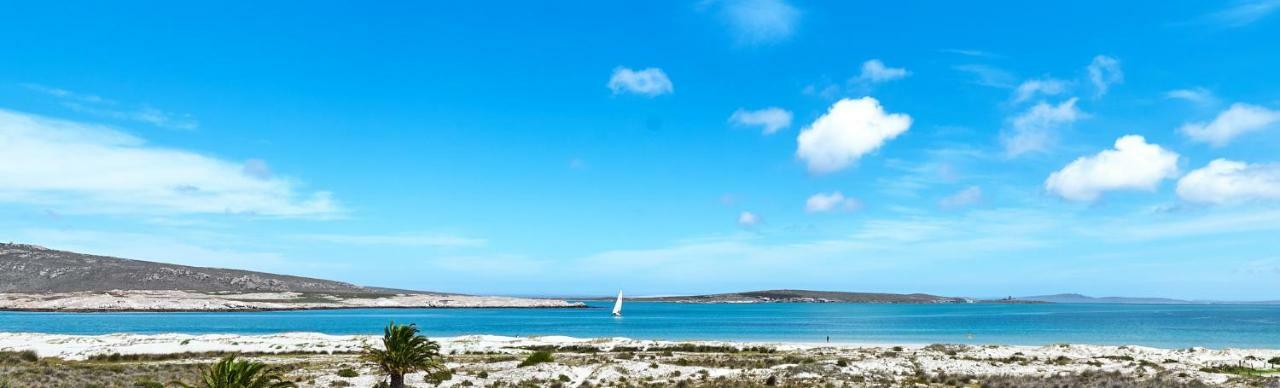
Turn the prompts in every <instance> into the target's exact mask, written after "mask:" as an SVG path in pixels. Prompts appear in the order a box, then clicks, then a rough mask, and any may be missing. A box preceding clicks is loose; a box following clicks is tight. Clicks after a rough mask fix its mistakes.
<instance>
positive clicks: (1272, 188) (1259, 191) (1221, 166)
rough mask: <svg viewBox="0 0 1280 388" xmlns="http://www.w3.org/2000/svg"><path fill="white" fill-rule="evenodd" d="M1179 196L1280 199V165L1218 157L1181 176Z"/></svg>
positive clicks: (1209, 200) (1209, 199) (1213, 199)
mask: <svg viewBox="0 0 1280 388" xmlns="http://www.w3.org/2000/svg"><path fill="white" fill-rule="evenodd" d="M1178 196H1179V197H1181V198H1182V199H1184V200H1187V201H1191V202H1199V203H1213V204H1226V203H1240V202H1249V201H1263V200H1280V165H1277V164H1249V163H1244V162H1237V161H1233V160H1227V159H1217V160H1214V161H1212V162H1209V165H1208V166H1205V167H1203V168H1200V169H1198V170H1194V171H1191V172H1190V173H1187V175H1186V176H1183V177H1182V179H1179V180H1178Z"/></svg>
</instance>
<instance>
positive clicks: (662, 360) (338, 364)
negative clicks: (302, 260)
mask: <svg viewBox="0 0 1280 388" xmlns="http://www.w3.org/2000/svg"><path fill="white" fill-rule="evenodd" d="M431 339H432V340H433V341H437V342H438V343H439V344H440V347H441V353H442V354H443V355H445V357H446V361H447V363H448V366H449V367H450V368H451V369H453V370H454V371H455V376H456V377H455V378H454V379H453V380H451V382H450V383H448V384H444V385H445V386H454V384H462V385H468V384H475V385H479V386H487V385H489V384H491V383H494V382H499V381H501V382H508V383H515V382H522V381H529V380H531V379H532V380H539V381H543V382H545V383H548V384H549V383H552V382H555V381H565V380H563V379H566V378H567V379H569V382H572V383H573V384H571V386H576V385H580V384H582V383H591V384H593V385H597V384H605V383H611V384H616V383H618V382H626V381H637V379H639V380H643V381H653V382H660V383H666V384H675V383H678V382H680V381H684V380H689V379H695V380H690V381H692V382H699V381H701V382H709V383H707V384H710V385H705V386H715V385H721V384H731V383H735V382H743V381H746V382H754V383H756V384H757V385H759V383H762V382H764V381H765V379H766V378H770V377H773V378H778V379H782V380H781V381H782V382H786V383H789V384H798V385H811V384H814V383H817V382H825V381H846V382H854V383H858V382H861V383H875V384H872V385H888V386H910V385H912V384H915V383H918V382H920V381H922V380H921V379H924V380H929V379H936V378H948V376H950V378H956V376H963V378H965V379H971V380H973V379H976V381H987V380H983V379H994V378H1026V379H1054V378H1063V376H1068V377H1070V376H1076V377H1071V378H1077V377H1079V376H1110V377H1107V378H1122V379H1132V380H1149V379H1161V380H1159V381H1161V382H1180V383H1200V384H1209V385H1228V386H1233V385H1241V386H1244V385H1248V384H1249V383H1251V382H1252V383H1256V382H1257V381H1259V380H1256V379H1264V380H1262V381H1271V380H1266V379H1272V378H1275V379H1280V375H1276V376H1255V377H1242V376H1238V375H1235V374H1233V373H1232V372H1229V371H1225V369H1221V368H1222V367H1224V366H1232V367H1234V366H1245V367H1249V368H1254V369H1257V370H1265V368H1268V366H1267V361H1266V360H1268V359H1270V358H1273V357H1280V349H1237V348H1224V349H1205V348H1189V349H1164V348H1153V347H1145V346H1109V345H1075V344H1055V345H1045V346H1025V345H955V344H927V345H926V344H872V343H831V344H827V343H801V342H768V341H764V342H754V341H752V342H748V341H660V340H638V339H630V338H623V337H602V338H579V337H567V336H529V337H513V336H496V335H464V336H453V337H432V338H431ZM379 340H380V337H379V336H374V335H328V334H321V333H314V332H290V333H279V334H262V335H240V334H201V335H192V334H179V333H169V334H126V333H115V334H104V335H67V334H42V333H9V332H5V333H0V352H21V351H27V350H30V351H34V352H35V353H36V354H37V355H38V356H39V357H41V359H42V360H53V361H48V362H54V363H64V364H67V365H72V366H75V365H80V364H78V363H87V364H84V365H88V366H92V365H101V363H103V362H117V361H113V360H119V361H118V362H129V363H134V364H147V363H159V364H165V365H172V364H178V365H188V366H190V365H193V364H199V365H204V364H207V363H209V362H212V361H214V360H216V359H217V358H218V357H220V356H221V355H223V354H229V353H240V354H244V355H245V357H248V358H253V359H258V360H261V361H263V362H267V363H271V364H290V365H291V364H293V363H297V364H300V365H307V367H305V368H298V369H296V370H293V371H292V372H290V373H291V375H292V376H295V377H297V378H299V379H301V381H306V382H307V384H301V386H332V384H341V383H335V382H336V381H347V382H349V383H351V384H353V386H369V385H372V384H373V383H374V382H376V376H377V371H376V370H375V369H373V368H372V367H371V366H367V365H363V364H362V363H361V362H360V361H359V358H358V356H357V355H356V353H358V352H359V351H360V350H361V349H362V347H363V346H364V345H365V344H377V343H378V341H379ZM533 350H549V351H552V352H554V354H555V359H556V361H555V362H553V363H548V364H539V365H537V366H535V367H529V368H523V367H517V365H516V363H518V362H519V361H520V360H522V359H523V358H524V356H526V355H527V354H529V353H531V352H532V351H533ZM42 362H44V361H42ZM353 366H354V367H356V368H358V369H359V372H360V373H359V374H360V376H359V377H355V378H344V377H340V376H337V370H338V369H339V368H350V367H353ZM606 366H608V367H606ZM1213 368H1219V369H1213ZM559 376H566V377H559ZM423 378H424V376H423V375H422V374H420V373H419V374H417V375H411V376H410V381H422V380H421V379H423ZM1241 379H1245V380H1241ZM1248 379H1254V380H1248ZM464 381H465V382H470V383H468V384H464V383H463V382H464ZM686 383H689V381H686ZM1077 383H1078V382H1077ZM1236 383H1239V384H1236ZM819 385H820V384H819ZM698 386H703V385H698Z"/></svg>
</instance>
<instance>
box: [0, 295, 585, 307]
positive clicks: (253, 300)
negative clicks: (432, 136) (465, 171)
mask: <svg viewBox="0 0 1280 388" xmlns="http://www.w3.org/2000/svg"><path fill="white" fill-rule="evenodd" d="M579 306H582V304H581V303H571V302H566V301H563V300H554V299H529V298H512V297H502V296H470V295H430V294H402V295H392V296H384V297H344V296H335V295H318V294H310V295H303V294H299V293H294V292H257V293H245V294H227V293H217V294H209V293H198V292H187V291H139V290H129V291H122V290H117V291H109V292H69V293H49V294H15V293H0V310H28V311H246V310H307V309H332V308H368V307H375V308H376V307H385V308H406V307H433V308H470V307H579Z"/></svg>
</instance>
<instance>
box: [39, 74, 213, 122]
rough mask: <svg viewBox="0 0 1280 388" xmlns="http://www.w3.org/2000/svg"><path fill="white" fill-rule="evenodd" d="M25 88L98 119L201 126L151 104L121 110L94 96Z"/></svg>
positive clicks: (112, 103)
mask: <svg viewBox="0 0 1280 388" xmlns="http://www.w3.org/2000/svg"><path fill="white" fill-rule="evenodd" d="M22 86H23V87H25V88H27V89H30V90H32V91H35V92H39V93H44V94H47V95H50V96H54V97H57V98H58V99H59V100H61V101H62V105H63V106H65V107H67V108H70V109H71V110H74V111H77V112H81V113H87V114H91V115H94V116H100V117H107V118H111V119H116V120H127V121H137V122H142V123H147V124H151V125H154V126H157V127H164V128H172V129H183V130H193V129H196V128H198V127H199V126H200V124H199V123H198V122H196V120H195V119H193V118H192V117H191V115H189V114H179V113H171V112H166V111H163V110H160V109H157V108H155V107H153V106H150V105H147V104H142V105H141V106H137V107H133V108H130V107H121V105H123V104H120V103H118V102H116V101H112V100H108V99H105V98H102V97H99V96H95V95H92V94H81V93H76V92H73V91H70V90H66V89H61V88H55V87H49V86H44V85H39V84H22Z"/></svg>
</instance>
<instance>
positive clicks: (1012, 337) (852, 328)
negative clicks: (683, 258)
mask: <svg viewBox="0 0 1280 388" xmlns="http://www.w3.org/2000/svg"><path fill="white" fill-rule="evenodd" d="M588 305H590V306H591V307H592V308H586V309H504V308H497V309H351V310H311V311H278V312H226V313H206V312H199V313H44V312H0V332H39V333H54V334H86V335H88V334H107V333H119V332H127V333H142V334H154V333H189V334H207V333H233V334H266V333H279V332H290V331H307V332H321V333H328V334H380V333H381V329H382V327H383V326H384V325H386V324H387V322H388V321H393V320H394V321H396V322H399V323H416V324H417V325H418V326H420V327H421V328H422V329H423V330H424V332H425V333H426V334H427V335H430V336H456V335H466V334H494V335H506V336H532V335H564V336H572V337H615V336H617V337H630V338H637V339H665V340H724V341H752V342H806V343H818V342H825V341H827V338H828V337H830V341H831V342H833V343H872V344H875V343H883V344H930V343H964V344H1006V345H1046V344H1055V343H1078V344H1105V345H1144V346H1154V347H1162V348H1186V347H1193V346H1199V347H1208V348H1222V347H1237V348H1271V349H1277V348H1280V306H1278V305H1101V304H923V305H920V304H851V303H824V304H806V303H776V304H679V303H646V302H632V303H627V304H626V306H625V308H624V310H623V317H620V318H615V317H611V316H610V315H609V307H610V305H611V303H609V302H589V303H588Z"/></svg>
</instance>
